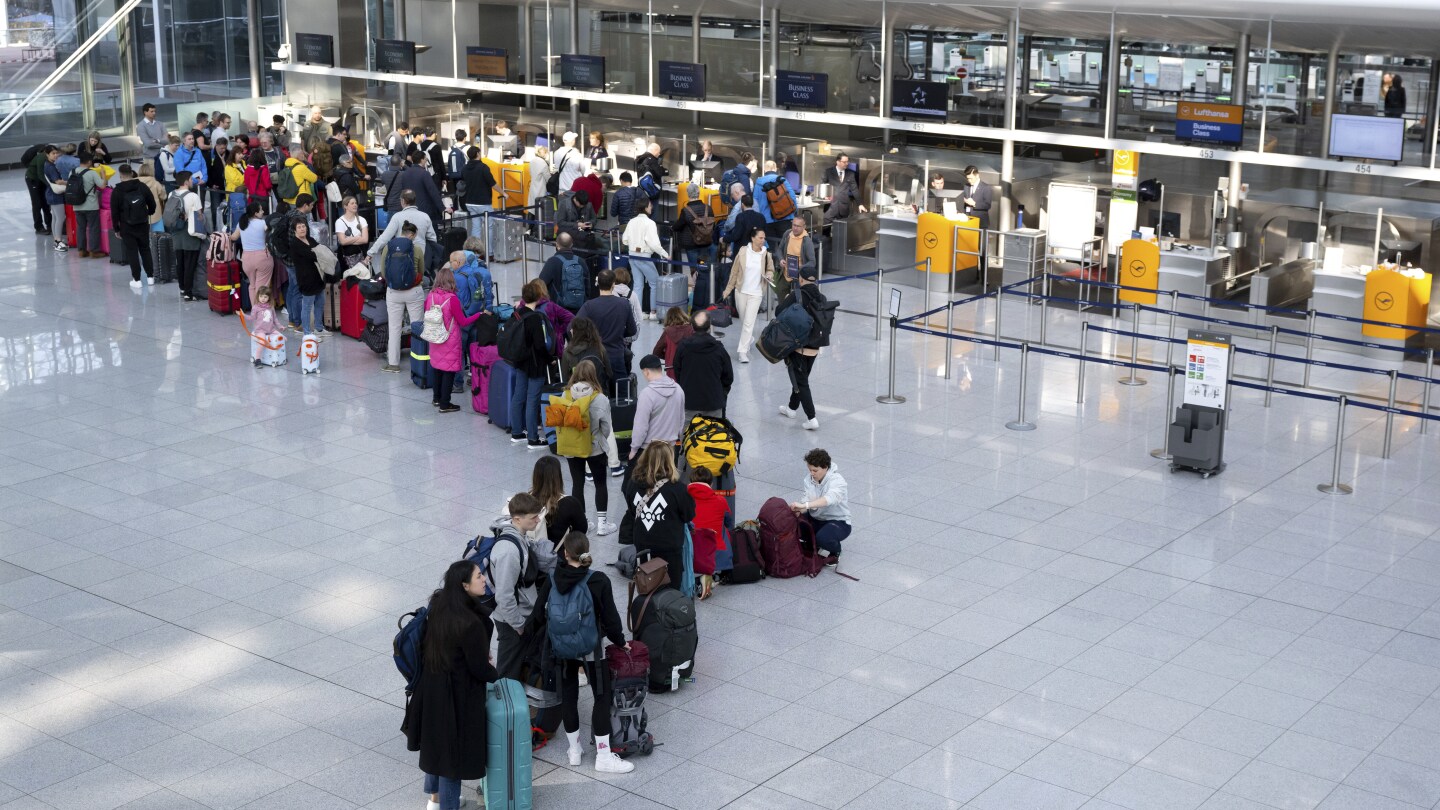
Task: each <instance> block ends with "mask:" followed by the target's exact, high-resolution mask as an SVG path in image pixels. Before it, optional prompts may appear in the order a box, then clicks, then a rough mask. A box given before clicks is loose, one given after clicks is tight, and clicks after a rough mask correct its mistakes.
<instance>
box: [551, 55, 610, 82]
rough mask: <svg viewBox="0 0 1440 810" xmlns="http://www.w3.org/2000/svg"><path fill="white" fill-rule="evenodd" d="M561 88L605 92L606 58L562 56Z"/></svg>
mask: <svg viewBox="0 0 1440 810" xmlns="http://www.w3.org/2000/svg"><path fill="white" fill-rule="evenodd" d="M560 86H562V87H574V88H578V89H581V90H602V91H603V90H604V89H605V57H603V56H590V55H589V54H580V53H565V54H561V55H560Z"/></svg>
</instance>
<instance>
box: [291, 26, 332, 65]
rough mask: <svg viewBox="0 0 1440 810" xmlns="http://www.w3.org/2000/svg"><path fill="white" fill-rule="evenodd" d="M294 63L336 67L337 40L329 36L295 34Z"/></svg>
mask: <svg viewBox="0 0 1440 810" xmlns="http://www.w3.org/2000/svg"><path fill="white" fill-rule="evenodd" d="M293 58H294V61H295V62H297V63H299V64H302V65H324V66H325V67H335V38H334V37H332V36H330V35H329V34H301V33H299V32H296V34H295V53H294V55H293Z"/></svg>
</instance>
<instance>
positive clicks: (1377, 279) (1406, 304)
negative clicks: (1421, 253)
mask: <svg viewBox="0 0 1440 810" xmlns="http://www.w3.org/2000/svg"><path fill="white" fill-rule="evenodd" d="M1417 275H1419V278H1411V277H1410V276H1407V275H1405V274H1404V273H1402V272H1401V271H1400V269H1399V268H1394V267H1387V266H1381V267H1377V268H1375V269H1374V270H1372V271H1370V274H1369V275H1367V276H1366V277H1365V310H1364V313H1365V314H1364V315H1363V316H1362V317H1364V318H1365V320H1367V321H1384V322H1386V323H1395V324H1405V325H1407V326H1412V327H1422V326H1424V325H1425V320H1426V318H1427V316H1428V315H1429V312H1430V284H1431V281H1432V279H1431V277H1430V274H1429V273H1418V274H1417ZM1360 334H1362V335H1364V336H1365V337H1372V338H1380V339H1382V340H1405V339H1407V338H1410V337H1412V336H1414V335H1415V334H1416V330H1415V329H1406V328H1401V327H1397V326H1376V325H1375V324H1369V323H1367V324H1362V325H1361V327H1360Z"/></svg>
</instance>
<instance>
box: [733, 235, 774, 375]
mask: <svg viewBox="0 0 1440 810" xmlns="http://www.w3.org/2000/svg"><path fill="white" fill-rule="evenodd" d="M774 276H775V261H774V259H772V258H771V257H770V251H769V250H766V248H765V230H764V229H763V228H756V229H755V231H754V233H752V234H750V244H748V245H746V246H745V247H743V248H741V249H740V250H738V251H736V252H735V263H734V264H732V265H730V281H729V283H727V284H726V285H725V292H724V293H723V294H722V295H721V298H725V297H726V296H728V295H730V294H731V293H732V292H733V293H735V308H736V309H737V310H739V311H740V343H739V345H738V346H737V347H736V351H737V352H738V353H739V354H740V362H742V363H748V362H750V347H751V346H752V345H754V343H755V339H754V333H755V318H756V316H757V315H759V314H760V299H761V297H762V296H763V295H764V294H765V288H766V287H768V286H770V280H771V279H772V278H774Z"/></svg>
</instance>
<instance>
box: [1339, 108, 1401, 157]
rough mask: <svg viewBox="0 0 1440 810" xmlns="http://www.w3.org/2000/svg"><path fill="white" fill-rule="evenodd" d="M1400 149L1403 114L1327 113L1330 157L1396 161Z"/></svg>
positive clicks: (1399, 154) (1399, 155)
mask: <svg viewBox="0 0 1440 810" xmlns="http://www.w3.org/2000/svg"><path fill="white" fill-rule="evenodd" d="M1404 153H1405V119H1404V118H1383V117H1380V116H1374V115H1332V116H1330V157H1333V158H1353V159H1356V160H1389V161H1393V162H1397V163H1398V162H1399V161H1400V159H1401V158H1402V157H1403V156H1404Z"/></svg>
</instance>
